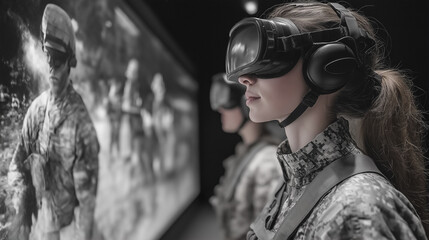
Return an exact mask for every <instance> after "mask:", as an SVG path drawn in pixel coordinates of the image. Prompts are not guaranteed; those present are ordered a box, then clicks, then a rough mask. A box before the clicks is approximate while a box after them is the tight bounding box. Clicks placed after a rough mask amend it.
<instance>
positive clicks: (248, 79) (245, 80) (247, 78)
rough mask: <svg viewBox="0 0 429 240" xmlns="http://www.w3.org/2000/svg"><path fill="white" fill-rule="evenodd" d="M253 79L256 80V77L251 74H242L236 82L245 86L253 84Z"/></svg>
mask: <svg viewBox="0 0 429 240" xmlns="http://www.w3.org/2000/svg"><path fill="white" fill-rule="evenodd" d="M255 81H256V78H255V77H254V76H251V75H243V76H241V77H239V78H238V82H239V83H241V84H243V85H245V86H249V85H253V84H254V83H255Z"/></svg>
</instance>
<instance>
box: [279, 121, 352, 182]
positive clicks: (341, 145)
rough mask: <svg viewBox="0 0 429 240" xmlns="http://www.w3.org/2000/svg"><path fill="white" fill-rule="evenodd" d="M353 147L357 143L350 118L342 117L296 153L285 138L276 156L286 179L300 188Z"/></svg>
mask: <svg viewBox="0 0 429 240" xmlns="http://www.w3.org/2000/svg"><path fill="white" fill-rule="evenodd" d="M353 148H355V144H354V141H353V140H352V138H351V136H350V133H349V127H348V121H347V120H346V119H344V118H339V119H337V120H336V121H335V122H334V123H332V124H331V125H329V126H328V127H327V128H326V129H325V130H324V131H323V132H321V133H319V134H318V135H317V136H316V137H315V138H314V139H313V140H312V141H311V142H309V143H308V144H307V145H305V146H304V147H303V148H301V149H299V150H298V151H296V152H294V153H292V152H291V150H290V146H289V143H288V141H287V140H285V141H284V142H282V143H281V144H280V145H279V147H278V149H277V157H278V159H279V162H280V165H281V167H282V169H283V175H284V178H285V180H286V182H288V181H291V182H290V183H288V184H292V185H293V186H294V187H296V188H300V187H302V186H304V185H306V184H308V183H310V182H311V181H312V180H313V178H314V177H315V176H316V175H317V173H318V172H319V171H321V170H322V169H323V168H324V167H325V166H327V165H328V164H329V163H331V162H333V161H335V160H336V159H338V158H340V157H342V156H344V155H346V154H347V153H349V152H350V151H351V150H352V149H353Z"/></svg>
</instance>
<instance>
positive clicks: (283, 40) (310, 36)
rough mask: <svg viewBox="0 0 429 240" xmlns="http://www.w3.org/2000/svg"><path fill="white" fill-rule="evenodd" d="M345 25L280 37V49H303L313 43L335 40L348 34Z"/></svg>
mask: <svg viewBox="0 0 429 240" xmlns="http://www.w3.org/2000/svg"><path fill="white" fill-rule="evenodd" d="M345 31H346V30H345V29H344V27H336V28H330V29H326V30H320V31H315V32H306V33H300V34H296V35H290V36H287V37H280V38H279V39H280V41H279V42H278V49H280V51H284V52H288V51H290V50H292V49H301V48H303V47H306V46H311V45H313V43H323V42H325V43H326V42H334V41H338V40H339V39H341V38H343V37H345V36H347V32H345Z"/></svg>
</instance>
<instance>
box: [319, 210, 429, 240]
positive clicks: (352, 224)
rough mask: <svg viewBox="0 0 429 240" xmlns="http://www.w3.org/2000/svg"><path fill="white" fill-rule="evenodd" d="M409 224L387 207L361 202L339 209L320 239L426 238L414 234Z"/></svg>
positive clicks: (392, 239)
mask: <svg viewBox="0 0 429 240" xmlns="http://www.w3.org/2000/svg"><path fill="white" fill-rule="evenodd" d="M410 226H412V224H411V225H410V224H409V223H407V222H406V220H405V219H404V218H403V217H401V216H400V215H399V214H398V213H397V212H396V211H394V210H392V209H391V208H389V207H379V206H374V205H373V204H370V203H362V204H361V205H359V206H348V207H346V208H344V209H343V210H342V211H340V212H339V213H338V215H337V217H336V218H335V219H332V221H331V222H330V227H329V231H327V232H326V233H325V234H321V236H322V238H321V239H374V240H376V239H381V240H383V239H391V240H394V239H410V240H412V239H426V237H424V236H423V235H422V236H420V237H418V236H416V235H414V233H413V230H412V229H411V228H410Z"/></svg>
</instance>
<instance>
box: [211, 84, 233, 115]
mask: <svg viewBox="0 0 429 240" xmlns="http://www.w3.org/2000/svg"><path fill="white" fill-rule="evenodd" d="M229 99H230V89H229V88H228V87H227V86H226V83H224V84H221V83H219V82H214V83H213V84H212V87H211V89H210V104H211V107H212V109H213V110H218V109H219V108H221V107H222V108H226V109H228V108H231V106H229V105H230V104H229Z"/></svg>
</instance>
